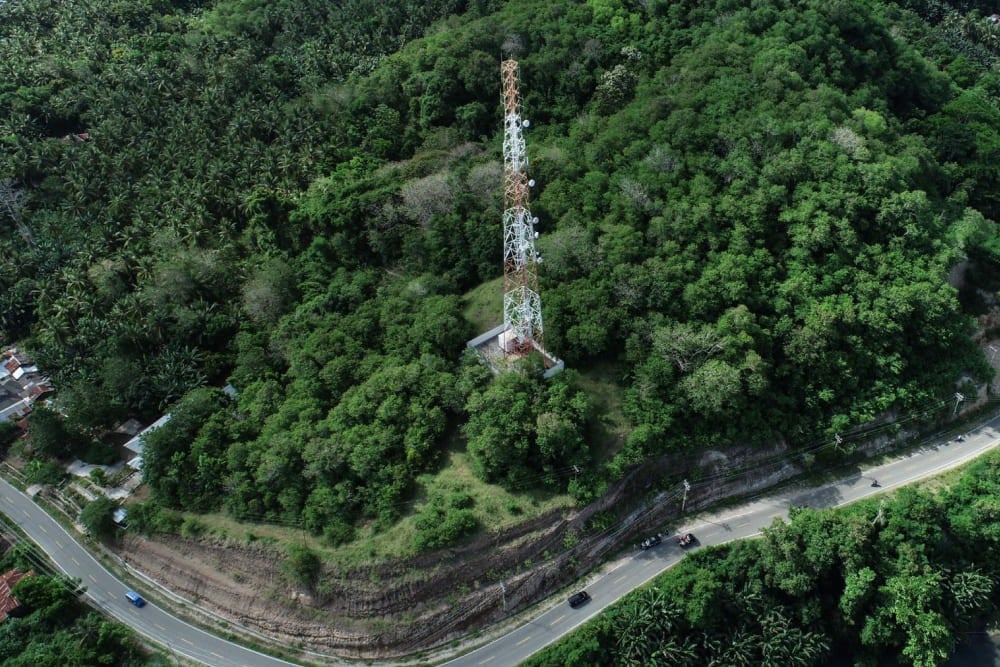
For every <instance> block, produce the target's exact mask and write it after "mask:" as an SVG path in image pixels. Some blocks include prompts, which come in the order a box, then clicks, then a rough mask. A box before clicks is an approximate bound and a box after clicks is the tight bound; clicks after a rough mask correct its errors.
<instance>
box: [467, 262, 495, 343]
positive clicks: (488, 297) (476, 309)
mask: <svg viewBox="0 0 1000 667" xmlns="http://www.w3.org/2000/svg"><path fill="white" fill-rule="evenodd" d="M462 304H463V305H464V308H463V310H462V317H464V318H465V319H466V320H468V321H469V322H471V323H472V325H473V327H474V330H475V331H476V335H479V334H481V333H484V332H486V331H489V330H490V329H492V328H493V327H495V326H497V325H498V324H500V323H501V322H503V276H500V277H499V278H495V279H493V280H490V281H487V282H485V283H483V284H482V285H479V286H478V287H474V288H472V289H471V290H469V291H468V292H466V293H465V295H463V296H462Z"/></svg>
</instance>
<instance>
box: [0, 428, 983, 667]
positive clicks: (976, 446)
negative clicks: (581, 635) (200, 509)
mask: <svg viewBox="0 0 1000 667" xmlns="http://www.w3.org/2000/svg"><path fill="white" fill-rule="evenodd" d="M998 444H1000V417H997V418H994V419H993V420H991V421H989V422H987V423H986V424H984V425H983V426H980V427H978V428H976V429H974V430H971V431H969V432H968V433H966V434H965V436H964V439H963V440H962V441H958V440H951V441H949V442H944V443H939V444H936V445H928V446H925V447H922V448H920V449H918V450H916V451H913V452H910V453H908V454H905V455H903V456H902V457H900V458H898V459H895V460H893V461H891V462H889V463H886V464H884V465H881V466H878V467H877V468H870V469H868V470H866V471H865V472H864V473H863V474H862V473H855V474H854V475H851V476H848V477H845V478H843V479H841V480H839V481H837V482H834V483H831V484H827V485H824V486H820V487H816V488H812V489H796V490H789V491H784V492H780V493H776V494H774V495H769V496H767V497H764V498H761V499H758V500H756V501H753V502H751V503H748V504H746V505H743V506H741V507H736V508H730V509H728V510H726V512H725V513H724V514H719V515H711V516H700V517H699V518H698V519H697V520H695V521H694V522H693V523H692V524H690V525H685V526H683V527H682V528H681V532H688V531H690V532H692V533H694V534H695V535H696V536H697V538H698V544H699V545H712V544H723V543H726V542H731V541H733V540H739V539H744V538H747V537H753V536H755V535H758V534H759V533H760V531H761V529H762V528H763V527H764V526H767V525H768V524H770V523H771V522H772V521H773V520H774V519H775V518H779V517H781V518H785V517H787V516H788V509H789V508H790V507H793V506H809V507H816V508H819V507H833V506H836V505H844V504H847V503H850V502H854V501H856V500H860V499H862V498H865V497H868V496H871V495H874V494H877V493H881V492H883V491H885V490H887V489H892V488H895V487H898V486H902V485H905V484H908V483H911V482H914V481H916V480H918V479H921V478H923V477H928V476H931V475H934V474H937V473H939V472H941V471H943V470H947V469H948V468H953V467H955V466H958V465H961V464H963V463H966V462H968V461H970V460H972V459H974V458H975V457H977V456H979V455H980V454H982V453H983V452H985V451H987V450H989V449H991V448H993V447H995V446H997V445H998ZM876 479H877V480H878V483H879V485H878V486H877V487H875V486H872V482H873V481H874V480H876ZM0 513H3V514H6V515H7V516H9V517H10V519H11V520H12V521H14V522H15V523H16V524H17V525H18V526H19V527H20V528H21V529H22V530H23V531H24V532H25V533H26V534H27V535H28V536H29V537H30V538H31V539H32V540H33V541H34V542H35V543H37V544H38V546H39V547H41V549H42V550H43V551H45V552H46V553H47V554H48V555H49V557H50V558H51V559H52V561H53V562H55V564H56V565H57V566H58V567H59V568H60V569H61V570H62V571H63V572H65V573H66V574H67V575H69V576H71V577H79V578H80V579H81V580H82V581H83V584H84V585H85V586H86V587H87V593H86V596H87V597H89V598H90V599H91V600H92V601H93V602H94V604H95V605H96V606H97V607H99V608H100V609H102V610H104V611H105V612H107V613H108V614H110V615H111V616H113V617H114V618H116V619H117V620H119V621H121V622H122V623H125V624H126V625H128V626H130V627H131V628H132V629H133V630H135V631H136V632H138V633H139V634H141V635H143V636H145V637H147V638H148V639H150V640H152V641H153V642H155V643H157V644H160V645H162V646H165V647H167V648H168V649H169V650H170V651H172V652H174V653H178V654H180V655H183V656H185V657H187V658H190V659H191V660H194V661H196V662H199V663H202V664H205V665H209V666H210V667H278V666H281V667H287V666H288V665H294V663H291V662H286V661H284V660H280V659H278V658H273V657H271V656H268V655H264V654H262V653H258V652H257V651H254V650H252V649H249V648H246V647H244V646H240V645H239V644H234V643H232V642H229V641H226V640H224V639H221V638H219V637H216V636H215V635H213V634H211V633H209V632H206V631H204V630H201V629H199V628H196V627H194V626H192V625H190V624H188V623H186V622H184V621H182V620H180V619H178V618H176V617H174V616H172V615H170V614H169V613H167V612H166V611H164V610H162V609H160V608H159V607H157V606H156V604H154V603H150V604H147V605H146V606H145V607H143V608H142V609H138V608H136V607H134V606H132V605H131V604H129V603H128V601H127V600H126V599H125V591H126V590H127V589H128V587H127V586H126V585H125V584H124V583H122V582H121V581H119V580H118V579H116V578H115V577H114V576H113V575H112V574H111V573H110V572H108V570H106V569H105V568H104V566H102V565H101V564H100V563H99V562H97V560H95V559H94V557H93V556H91V555H90V553H88V552H87V551H86V550H85V549H84V548H83V547H82V546H80V544H79V543H78V542H77V541H76V539H75V538H74V537H73V536H71V535H70V534H69V533H68V532H67V531H66V530H65V529H64V528H63V527H62V525H60V524H59V523H58V522H56V521H55V520H54V519H53V518H52V517H50V516H49V515H48V514H47V513H46V512H45V511H43V510H42V509H41V508H40V507H38V505H36V504H35V503H34V501H32V500H31V499H30V498H29V497H28V496H26V495H25V494H23V493H21V492H20V491H18V490H17V489H16V488H14V487H13V486H11V485H10V484H9V483H8V482H7V481H6V480H3V479H2V478H0ZM693 548H697V547H693ZM683 554H684V551H683V550H682V549H681V548H680V547H679V546H677V544H676V542H675V540H673V539H667V540H665V541H664V543H663V544H661V545H660V546H658V547H655V548H653V549H650V550H648V551H642V552H636V553H634V554H630V555H627V556H625V557H623V558H620V559H619V560H617V561H615V562H614V563H612V564H610V565H609V566H607V567H605V568H604V569H603V570H602V573H601V574H600V575H597V576H596V577H595V578H593V579H592V580H591V582H590V584H589V585H588V586H587V590H588V592H589V593H590V595H591V597H592V600H591V601H590V602H589V603H588V604H586V605H584V606H583V607H581V608H579V609H570V607H569V605H567V604H566V603H565V601H563V600H558V601H555V602H550V603H549V605H548V606H547V607H546V608H544V609H543V610H542V611H541V612H540V613H539V614H538V615H537V616H535V617H534V618H532V619H531V620H530V621H528V622H526V623H524V624H523V625H521V626H519V627H517V628H515V629H514V630H512V631H510V632H509V633H507V634H505V635H503V636H502V637H499V638H497V639H496V640H494V641H492V642H490V643H488V644H486V645H485V646H482V647H480V648H478V649H476V650H474V651H471V652H469V653H466V654H465V655H462V656H461V657H458V658H455V659H454V660H451V661H449V662H446V663H444V664H445V665H448V666H449V667H506V666H509V665H516V664H518V663H520V662H522V661H524V660H526V659H527V658H528V657H529V656H531V655H532V654H534V653H536V652H538V651H540V650H541V649H543V648H545V647H546V646H548V645H549V644H551V643H552V642H554V641H556V640H557V639H559V638H561V637H563V636H564V635H566V634H568V633H569V632H570V631H572V630H573V629H575V628H576V627H578V626H579V625H581V624H583V623H584V622H586V621H587V620H589V619H591V618H593V617H594V616H596V615H597V614H598V613H600V612H601V611H602V610H603V609H605V608H606V607H608V606H610V605H612V604H614V603H615V602H616V601H617V600H618V599H619V598H621V597H622V596H624V595H625V594H626V593H628V592H630V591H631V590H633V589H635V588H637V587H639V586H641V585H642V584H644V583H646V582H647V581H649V580H650V579H652V578H653V577H656V576H657V575H659V574H660V573H662V572H663V571H664V570H666V569H667V568H669V567H671V566H673V565H675V564H677V563H678V562H679V561H680V560H681V558H682V557H683ZM140 592H142V591H140ZM331 661H333V658H331Z"/></svg>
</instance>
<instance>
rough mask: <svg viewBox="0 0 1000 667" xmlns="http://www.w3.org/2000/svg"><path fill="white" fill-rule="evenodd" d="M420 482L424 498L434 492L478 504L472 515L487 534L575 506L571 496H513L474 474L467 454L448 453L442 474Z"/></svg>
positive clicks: (529, 493)
mask: <svg viewBox="0 0 1000 667" xmlns="http://www.w3.org/2000/svg"><path fill="white" fill-rule="evenodd" d="M417 481H418V483H419V484H420V485H421V487H422V488H423V489H424V491H425V497H426V496H429V495H431V494H433V493H435V492H441V493H448V492H451V491H464V492H465V493H468V494H469V495H470V496H472V498H473V500H474V501H475V505H473V507H472V511H473V513H474V514H475V515H476V518H477V519H478V520H479V523H480V525H481V526H482V529H483V530H485V531H494V530H502V529H504V528H509V527H510V526H513V525H516V524H518V523H521V522H522V521H525V520H527V519H531V518H534V517H536V516H538V515H539V514H542V513H544V512H547V511H549V510H551V509H554V508H557V507H567V508H568V507H572V506H573V499H572V498H571V497H570V496H569V494H565V493H563V494H556V493H552V492H548V491H524V492H520V493H511V492H510V491H507V490H506V489H504V488H503V487H501V486H498V485H496V484H487V483H486V482H483V481H481V480H480V479H478V478H477V477H476V475H475V473H473V471H472V466H471V464H470V462H469V455H468V454H466V453H465V452H464V451H456V450H452V451H449V452H448V458H447V461H446V463H445V465H443V466H442V467H441V470H439V471H438V472H436V473H433V474H427V475H422V476H420V477H419V478H418V479H417Z"/></svg>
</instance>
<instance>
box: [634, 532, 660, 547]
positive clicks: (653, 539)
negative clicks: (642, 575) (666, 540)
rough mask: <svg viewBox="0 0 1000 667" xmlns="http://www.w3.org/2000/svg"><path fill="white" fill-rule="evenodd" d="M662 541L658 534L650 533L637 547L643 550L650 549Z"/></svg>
mask: <svg viewBox="0 0 1000 667" xmlns="http://www.w3.org/2000/svg"><path fill="white" fill-rule="evenodd" d="M662 541H663V538H662V537H660V536H659V534H657V535H650V536H649V537H647V538H646V539H644V540H643V541H642V542H640V543H639V548H641V549H642V550H643V551H645V550H646V549H652V548H653V547H655V546H656V545H657V544H659V543H660V542H662Z"/></svg>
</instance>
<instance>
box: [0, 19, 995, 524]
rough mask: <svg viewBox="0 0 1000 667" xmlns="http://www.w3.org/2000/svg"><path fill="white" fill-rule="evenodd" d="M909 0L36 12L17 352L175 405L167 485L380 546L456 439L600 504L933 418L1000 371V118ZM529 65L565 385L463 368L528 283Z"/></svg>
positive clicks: (4, 247)
mask: <svg viewBox="0 0 1000 667" xmlns="http://www.w3.org/2000/svg"><path fill="white" fill-rule="evenodd" d="M902 4H903V5H905V6H906V7H905V8H903V7H901V6H900V5H896V4H889V3H864V2H852V1H848V0H834V1H832V2H831V1H829V0H826V1H823V2H820V1H819V0H806V1H805V2H786V1H782V0H768V1H767V2H755V3H746V2H738V1H736V0H717V1H715V2H704V1H701V0H699V1H695V0H680V1H671V2H667V1H666V0H650V1H648V2H642V3H632V2H624V1H621V0H588V1H587V2H580V3H564V2H551V1H543V0H512V1H510V2H499V1H490V0H481V1H478V2H476V1H469V2H465V1H460V0H438V1H432V2H372V1H370V0H355V1H352V2H338V3H327V2H315V1H313V0H283V1H282V2H277V3H272V2H258V1H255V0H221V1H219V2H185V3H181V2H175V3H172V2H167V1H165V0H163V1H160V2H134V1H132V0H123V1H122V2H118V3H115V4H113V5H111V6H109V5H107V3H102V2H97V0H79V1H78V2H75V3H74V5H73V11H66V10H65V6H64V5H63V4H60V3H55V2H51V1H50V0H17V1H14V2H7V3H4V4H3V5H0V82H2V83H0V146H2V147H3V150H2V151H0V204H2V205H0V222H2V225H0V234H2V236H3V241H4V242H3V243H2V244H0V263H2V264H3V270H2V271H0V303H2V305H0V337H2V338H3V340H4V341H8V340H23V341H24V342H25V345H26V346H27V347H28V349H29V350H30V351H31V352H32V354H33V355H35V357H36V358H37V360H38V361H39V363H41V364H42V365H43V366H44V368H45V369H46V371H47V372H50V373H51V374H52V375H53V376H54V378H55V379H56V381H57V384H58V386H59V390H60V394H61V397H62V398H61V401H62V403H63V404H64V405H65V406H66V411H67V413H68V419H69V420H70V421H71V422H72V423H71V427H72V428H71V432H73V433H77V432H83V433H96V432H98V431H99V430H101V429H103V428H105V427H108V426H111V425H113V424H114V423H115V422H116V421H118V420H120V419H123V418H125V417H127V416H129V415H133V414H138V415H141V416H145V417H153V416H156V415H158V414H159V413H161V412H162V411H164V410H167V409H170V410H171V411H172V412H173V413H174V414H175V417H174V419H172V420H171V421H170V422H169V423H168V424H167V426H165V427H164V428H163V429H161V430H160V431H158V432H157V433H156V434H155V437H153V438H151V440H150V442H149V443H148V455H147V456H146V460H145V471H144V474H145V477H146V480H147V482H148V483H149V484H150V485H151V487H152V488H153V491H154V493H155V497H156V498H157V499H158V500H159V501H160V502H162V503H164V504H166V505H169V506H173V507H177V508H183V509H189V510H195V511H210V510H217V509H220V508H225V509H226V510H228V511H229V512H230V513H231V514H233V515H234V516H237V517H239V518H243V519H247V520H272V521H276V520H282V521H293V522H299V523H304V524H305V525H307V526H308V527H309V528H310V529H311V530H313V531H315V532H317V533H319V532H322V531H323V530H324V527H328V526H345V525H352V524H353V523H354V522H355V521H357V520H358V519H360V518H363V517H368V518H377V519H380V520H382V522H383V523H380V525H383V526H384V525H387V523H386V522H391V521H392V520H394V519H395V517H397V516H398V515H399V514H400V512H401V507H404V506H405V504H406V501H407V499H408V498H409V496H410V494H412V491H413V484H414V480H415V478H416V476H417V475H419V474H421V473H423V472H426V471H428V470H432V469H434V468H435V466H439V465H441V462H442V461H443V459H444V457H443V453H444V452H445V449H446V448H447V447H449V446H453V444H454V443H455V442H456V441H457V442H459V443H467V447H468V451H469V454H470V456H471V458H472V460H473V462H474V466H475V468H476V472H477V473H478V474H479V475H480V477H481V478H482V479H484V480H487V481H490V482H497V483H502V484H506V485H508V486H510V487H511V488H524V487H525V486H526V485H541V486H544V487H547V488H551V489H557V490H565V489H566V488H570V489H571V490H573V491H574V493H575V494H576V495H577V497H578V498H587V497H590V495H589V494H590V492H591V491H592V489H591V490H587V489H583V488H581V487H582V483H581V481H580V479H578V478H577V477H576V473H577V472H578V471H579V470H581V468H582V469H585V470H586V471H588V473H589V475H590V476H589V477H587V479H589V480H591V481H592V482H593V484H594V485H595V488H596V485H598V484H599V481H600V479H601V478H602V477H603V478H608V477H611V476H614V475H617V474H620V472H621V470H622V468H623V466H625V465H627V464H632V463H637V462H641V461H643V460H645V459H647V458H650V457H656V456H662V455H666V454H671V453H679V452H686V451H692V450H696V449H699V448H702V447H706V446H708V445H710V444H711V445H713V446H716V445H725V444H727V443H741V444H750V445H766V444H770V443H774V442H776V441H782V440H783V441H786V442H789V443H790V444H791V445H793V446H794V445H796V444H798V443H802V442H806V441H808V440H809V439H811V438H815V437H817V436H825V437H830V436H832V434H833V433H837V432H839V431H840V430H843V429H845V428H850V427H851V426H856V425H859V424H862V423H865V422H867V421H869V420H871V419H874V418H875V417H877V416H879V415H881V414H884V413H885V412H886V411H889V410H901V411H907V410H913V409H916V408H918V407H921V406H924V405H926V404H927V403H928V402H930V401H932V400H935V399H938V398H940V397H941V396H950V395H951V392H952V391H954V387H955V382H956V381H957V380H958V379H959V378H960V377H962V376H963V375H965V376H969V377H972V378H974V379H976V380H985V379H988V378H989V368H988V366H987V365H986V363H985V361H984V359H983V358H982V355H981V353H980V352H979V351H978V350H977V349H976V347H975V345H974V344H973V343H972V342H971V339H970V334H971V332H972V327H973V321H972V318H971V316H970V314H971V313H972V312H973V311H974V308H973V307H971V306H970V304H969V302H968V300H967V299H964V298H960V297H962V295H961V294H960V293H959V292H958V290H957V289H956V288H955V287H953V286H952V285H951V284H949V282H948V275H949V272H950V271H951V270H952V269H953V267H954V266H955V265H956V264H957V263H958V262H959V261H960V260H962V259H964V258H972V259H973V260H974V261H975V266H976V268H977V270H978V271H979V273H978V274H977V275H979V276H980V277H981V278H983V280H986V281H987V282H984V283H983V284H984V285H986V286H987V287H988V286H989V283H988V280H987V279H988V277H989V276H991V275H996V268H997V262H998V261H1000V250H998V248H997V242H996V238H997V235H996V223H995V222H994V218H995V217H996V214H997V211H996V206H997V203H998V200H997V199H996V195H995V193H996V192H997V191H998V182H997V181H998V176H1000V174H998V172H997V168H996V164H997V162H996V160H995V154H996V150H997V147H998V146H1000V141H998V137H997V134H996V132H995V131H994V130H993V129H991V128H994V127H995V126H996V123H995V122H994V121H995V120H997V118H998V117H1000V109H998V107H997V97H996V93H997V90H998V86H997V83H998V82H997V78H996V75H995V74H993V73H991V72H986V71H984V70H982V69H977V68H976V66H974V65H972V64H969V62H970V61H969V60H968V58H966V57H965V56H963V55H961V54H957V53H954V52H951V51H949V50H948V48H947V45H946V44H944V42H943V41H941V40H938V41H934V39H933V37H934V35H935V34H937V33H933V32H932V31H931V27H930V26H931V24H929V23H924V22H923V21H922V20H921V19H920V18H919V17H918V16H917V15H916V14H913V13H912V12H911V11H910V9H914V8H915V9H917V10H918V11H922V10H924V9H926V8H925V7H924V6H923V5H921V6H920V7H916V6H914V7H909V5H911V4H914V3H902ZM918 4H919V3H918ZM928 16H929V14H928ZM929 20H930V19H929ZM942 44H944V45H942ZM918 46H919V49H918ZM977 48H979V49H980V50H981V49H986V48H987V47H985V46H977ZM921 49H926V51H927V52H928V53H927V55H925V54H924V53H923V52H922V50H921ZM975 52H976V53H981V51H975ZM501 53H504V54H507V55H511V56H514V57H517V58H518V59H519V61H520V66H521V75H522V85H523V92H524V109H525V113H526V114H527V115H528V116H529V117H530V118H531V120H532V129H531V130H530V131H529V132H528V146H529V155H530V157H531V161H532V164H531V173H532V177H533V178H534V179H536V180H537V182H538V186H537V187H536V189H535V190H534V192H533V195H532V196H533V202H532V205H533V209H532V210H533V213H534V214H535V215H537V216H538V217H539V218H540V220H541V222H540V227H539V228H540V230H541V232H542V234H541V238H540V239H539V241H538V247H539V249H540V251H541V253H542V254H543V255H544V258H545V263H544V265H543V268H542V270H541V271H540V279H541V292H542V298H543V307H544V313H545V322H546V342H547V346H548V347H549V348H550V349H552V350H553V351H555V353H556V354H558V355H559V356H561V357H563V358H564V359H565V360H566V362H567V363H568V365H569V366H570V367H571V368H572V369H575V371H574V372H570V373H566V374H564V375H563V376H562V377H557V378H556V379H555V380H554V381H550V382H542V381H541V380H540V378H538V377H537V373H533V372H531V371H530V370H529V371H526V375H525V376H524V377H518V378H508V377H494V376H493V375H492V374H491V373H490V372H489V371H488V370H487V369H485V368H484V367H483V366H482V364H480V363H478V362H477V361H476V360H475V359H473V358H470V357H468V356H466V355H463V353H462V350H463V348H464V344H465V341H466V340H468V339H469V338H471V337H473V336H474V335H476V334H478V333H480V331H479V330H477V329H476V328H475V327H474V325H473V323H472V322H470V321H469V320H467V319H466V318H465V317H464V316H463V308H464V302H463V295H465V294H466V293H467V292H468V291H469V290H471V289H473V288H475V287H476V286H479V285H481V284H482V283H484V282H485V281H488V280H491V279H494V278H496V277H497V276H499V275H500V274H501V272H502V264H501V241H502V236H501V225H500V219H501V213H502V211H501V207H502V203H501V169H502V156H501V154H500V141H499V137H500V135H499V132H500V127H501V124H500V121H499V100H498V82H499V68H498V64H499V63H498V61H499V59H498V54H501ZM988 56H989V53H988V52H987V57H988ZM960 59H964V61H963V60H960ZM963 63H964V64H963ZM972 293H974V290H972ZM500 318H501V314H500V313H499V312H498V313H497V315H496V322H495V323H497V322H499V321H500ZM598 366H601V367H602V368H609V367H610V368H612V369H613V376H614V378H615V380H616V381H617V382H618V385H619V388H618V390H619V391H620V393H621V395H622V397H623V399H622V411H623V419H624V420H625V422H627V426H628V430H629V431H630V433H631V435H630V436H629V437H627V438H625V439H624V441H623V442H622V443H615V444H614V445H613V446H611V447H603V446H600V443H596V442H595V438H594V434H595V432H596V431H597V428H598V427H597V423H598V422H599V417H600V416H599V415H597V414H596V408H595V405H597V403H596V402H595V401H594V400H593V397H591V396H588V395H586V390H585V386H586V383H585V382H584V381H583V380H584V379H585V378H586V377H587V374H588V372H590V371H591V370H592V369H594V368H596V367H598ZM226 382H231V383H232V384H233V385H234V386H235V387H236V388H237V390H238V392H239V394H238V398H237V399H235V400H234V399H231V398H229V397H228V395H224V394H222V392H220V391H219V390H217V389H215V388H214V387H221V386H222V385H224V384H226ZM503 405H509V406H511V409H510V410H503V409H498V406H503ZM515 408H516V409H515ZM508 444H509V445H511V446H504V445H508ZM608 463H611V464H612V465H606V464H608ZM336 532H337V534H343V531H339V530H338V531H336Z"/></svg>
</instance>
